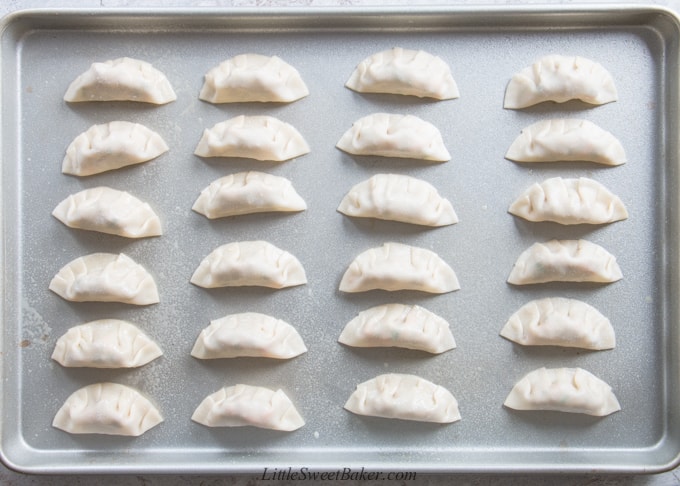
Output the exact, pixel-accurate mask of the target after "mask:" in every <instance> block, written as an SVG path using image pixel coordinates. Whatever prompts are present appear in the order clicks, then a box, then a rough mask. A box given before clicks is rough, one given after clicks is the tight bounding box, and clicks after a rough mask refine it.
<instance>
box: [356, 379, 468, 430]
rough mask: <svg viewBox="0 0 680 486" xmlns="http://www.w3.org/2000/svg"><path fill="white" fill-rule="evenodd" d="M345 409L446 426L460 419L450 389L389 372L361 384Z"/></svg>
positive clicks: (358, 413)
mask: <svg viewBox="0 0 680 486" xmlns="http://www.w3.org/2000/svg"><path fill="white" fill-rule="evenodd" d="M345 409H346V410H349V411H350V412H352V413H356V414H357V415H368V416H371V417H383V418H396V419H401V420H416V421H419V422H435V423H440V424H446V423H451V422H456V421H457V420H460V412H459V410H458V402H457V401H456V399H455V398H454V396H453V395H452V394H451V392H449V391H448V390H447V389H446V388H444V387H442V386H439V385H435V384H434V383H432V382H430V381H427V380H425V379H423V378H420V377H419V376H415V375H404V374H398V373H389V374H385V375H380V376H377V377H375V378H373V379H372V380H368V381H365V382H364V383H360V384H359V385H357V389H356V390H355V391H354V393H352V395H350V397H349V399H348V400H347V403H345Z"/></svg>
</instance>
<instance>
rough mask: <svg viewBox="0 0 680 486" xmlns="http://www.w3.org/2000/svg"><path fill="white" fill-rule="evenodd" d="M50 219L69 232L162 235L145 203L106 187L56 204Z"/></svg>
mask: <svg viewBox="0 0 680 486" xmlns="http://www.w3.org/2000/svg"><path fill="white" fill-rule="evenodd" d="M52 215H53V216H54V217H55V218H57V219H58V220H59V221H61V222H62V223H64V224H65V225H66V226H68V227H70V228H76V229H82V230H88V231H97V232H100V233H106V234H110V235H118V236H124V237H126V238H146V237H150V236H160V235H162V234H163V230H162V229H161V220H160V219H159V218H158V215H157V214H156V213H155V212H154V210H153V209H151V206H149V204H148V203H145V202H142V201H140V200H139V199H137V198H136V197H134V196H133V195H131V194H129V193H127V192H125V191H118V190H116V189H112V188H110V187H93V188H91V189H85V190H83V191H80V192H78V193H76V194H72V195H70V196H68V197H67V198H66V199H64V200H63V201H62V202H60V203H59V204H58V205H57V207H56V208H54V211H52Z"/></svg>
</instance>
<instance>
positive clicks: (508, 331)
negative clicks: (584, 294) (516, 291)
mask: <svg viewBox="0 0 680 486" xmlns="http://www.w3.org/2000/svg"><path fill="white" fill-rule="evenodd" d="M500 334H501V336H503V337H504V338H506V339H509V340H511V341H514V342H516V343H518V344H522V345H524V346H563V347H569V348H581V349H592V350H603V349H613V348H614V347H615V346H616V335H615V333H614V328H613V327H612V324H611V322H610V321H609V319H607V318H606V317H605V316H603V315H602V314H601V313H600V312H599V311H598V310H597V309H595V308H594V307H593V306H591V305H588V304H586V303H585V302H582V301H580V300H576V299H565V298H562V297H548V298H544V299H538V300H532V301H531V302H528V303H526V304H524V305H523V306H522V307H521V308H520V309H519V310H518V311H517V312H515V313H514V314H513V315H512V316H510V319H508V322H507V323H506V324H505V326H503V329H502V330H501V333H500Z"/></svg>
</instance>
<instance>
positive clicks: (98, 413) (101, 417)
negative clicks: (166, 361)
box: [52, 382, 163, 437]
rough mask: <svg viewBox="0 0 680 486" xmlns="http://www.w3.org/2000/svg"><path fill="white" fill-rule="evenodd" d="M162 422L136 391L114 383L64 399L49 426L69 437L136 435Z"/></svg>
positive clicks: (88, 388) (90, 386)
mask: <svg viewBox="0 0 680 486" xmlns="http://www.w3.org/2000/svg"><path fill="white" fill-rule="evenodd" d="M162 421H163V417H162V416H161V413H160V412H159V411H158V409H157V408H156V407H155V406H154V405H153V404H152V403H151V402H150V401H149V400H148V399H147V398H146V397H144V396H143V395H142V394H141V393H139V392H138V391H137V390H135V389H133V388H130V387H128V386H125V385H120V384H118V383H109V382H105V383H95V384H93V385H88V386H86V387H83V388H81V389H79V390H77V391H76V392H74V393H73V394H72V395H71V396H70V397H68V398H67V399H66V401H65V402H64V405H63V406H62V407H61V408H60V409H59V411H58V412H57V414H56V415H55V417H54V421H53V422H52V426H54V427H56V428H58V429H61V430H63V431H65V432H68V433H71V434H106V435H125V436H133V437H136V436H139V435H142V434H143V433H144V432H146V431H147V430H149V429H151V428H152V427H155V426H156V425H158V424H159V423H161V422H162Z"/></svg>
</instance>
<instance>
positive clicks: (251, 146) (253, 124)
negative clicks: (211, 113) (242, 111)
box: [194, 115, 310, 162]
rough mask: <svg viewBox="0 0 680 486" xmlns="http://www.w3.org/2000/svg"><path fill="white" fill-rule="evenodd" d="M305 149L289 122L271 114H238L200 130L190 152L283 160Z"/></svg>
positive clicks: (214, 155)
mask: <svg viewBox="0 0 680 486" xmlns="http://www.w3.org/2000/svg"><path fill="white" fill-rule="evenodd" d="M309 150H310V149H309V145H307V142H306V141H305V139H304V138H303V137H302V135H301V134H300V132H298V131H297V130H296V129H295V127H293V125H291V124H289V123H285V122H283V121H281V120H279V119H278V118H274V117H273V116H262V115H256V116H243V115H241V116H237V117H235V118H230V119H229V120H226V121H223V122H220V123H217V124H215V125H214V126H213V127H212V128H210V129H206V130H204V131H203V136H202V137H201V139H200V140H199V142H198V146H197V147H196V150H195V151H194V154H195V155H198V156H200V157H243V158H247V159H255V160H261V161H273V162H283V161H285V160H290V159H294V158H295V157H299V156H301V155H304V154H307V153H309Z"/></svg>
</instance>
